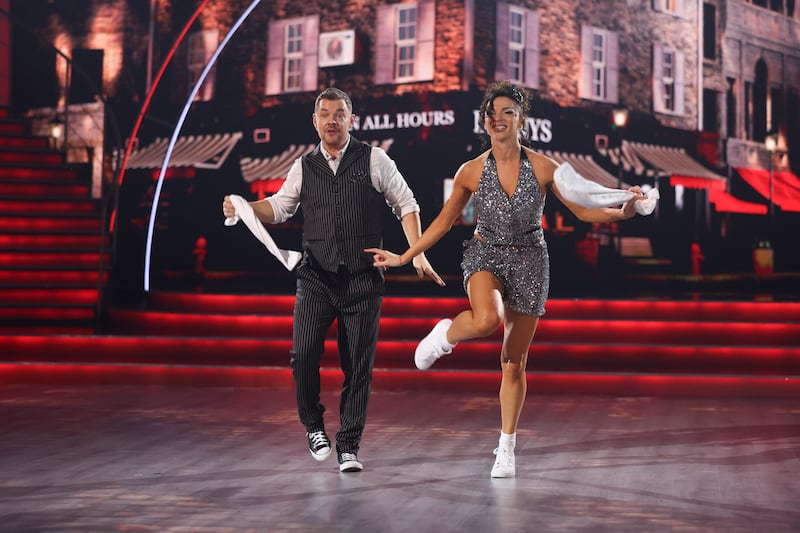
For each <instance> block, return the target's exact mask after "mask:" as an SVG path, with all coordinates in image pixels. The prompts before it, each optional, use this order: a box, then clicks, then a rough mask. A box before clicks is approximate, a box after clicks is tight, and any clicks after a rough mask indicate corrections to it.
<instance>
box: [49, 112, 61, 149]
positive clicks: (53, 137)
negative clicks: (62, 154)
mask: <svg viewBox="0 0 800 533" xmlns="http://www.w3.org/2000/svg"><path fill="white" fill-rule="evenodd" d="M47 126H48V130H49V131H48V134H49V136H50V146H51V147H52V148H55V149H56V150H60V149H61V138H62V137H63V136H64V122H63V121H62V120H61V117H60V116H59V115H58V113H56V114H55V116H53V118H52V119H50V122H49V123H48V124H47Z"/></svg>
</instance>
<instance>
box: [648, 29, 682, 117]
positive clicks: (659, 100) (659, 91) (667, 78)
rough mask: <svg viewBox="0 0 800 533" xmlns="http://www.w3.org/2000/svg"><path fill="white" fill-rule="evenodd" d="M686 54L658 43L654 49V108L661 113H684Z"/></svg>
mask: <svg viewBox="0 0 800 533" xmlns="http://www.w3.org/2000/svg"><path fill="white" fill-rule="evenodd" d="M683 94H684V55H683V53H682V52H680V51H677V50H672V49H670V48H666V47H665V46H662V45H660V44H656V45H655V46H654V50H653V109H654V110H655V111H657V112H659V113H668V114H671V115H683V113H684V101H683Z"/></svg>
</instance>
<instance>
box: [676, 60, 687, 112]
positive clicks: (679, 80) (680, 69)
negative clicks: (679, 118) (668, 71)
mask: <svg viewBox="0 0 800 533" xmlns="http://www.w3.org/2000/svg"><path fill="white" fill-rule="evenodd" d="M684 61H685V59H684V55H683V52H675V113H676V114H678V115H683V114H684V113H685V105H686V103H685V99H684V93H685V92H686V91H685V86H686V75H685V72H684V68H685V67H684Z"/></svg>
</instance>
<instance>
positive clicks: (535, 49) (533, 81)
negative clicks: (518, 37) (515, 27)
mask: <svg viewBox="0 0 800 533" xmlns="http://www.w3.org/2000/svg"><path fill="white" fill-rule="evenodd" d="M525 86H526V87H531V88H533V89H538V88H539V13H537V12H536V11H533V10H531V9H526V10H525Z"/></svg>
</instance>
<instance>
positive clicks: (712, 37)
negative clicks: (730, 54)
mask: <svg viewBox="0 0 800 533" xmlns="http://www.w3.org/2000/svg"><path fill="white" fill-rule="evenodd" d="M703 57H704V58H705V59H711V60H714V59H716V58H717V6H715V5H714V4H708V3H704V4H703Z"/></svg>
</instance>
